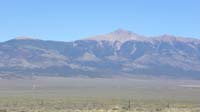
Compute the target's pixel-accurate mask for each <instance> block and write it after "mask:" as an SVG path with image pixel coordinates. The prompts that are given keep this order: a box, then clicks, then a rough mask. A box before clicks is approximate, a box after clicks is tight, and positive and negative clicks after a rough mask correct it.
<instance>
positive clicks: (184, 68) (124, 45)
mask: <svg viewBox="0 0 200 112" xmlns="http://www.w3.org/2000/svg"><path fill="white" fill-rule="evenodd" d="M23 76H65V77H80V76H82V77H132V76H133V77H135V76H150V77H172V78H193V79H199V78H200V40H199V39H195V38H185V37H177V36H172V35H161V36H155V37H147V36H143V35H138V34H136V33H133V32H130V31H127V30H123V29H118V30H116V31H114V32H111V33H108V34H104V35H97V36H94V37H88V38H84V39H81V40H76V41H72V42H61V41H47V40H39V39H32V38H28V37H20V38H15V39H12V40H8V41H6V42H1V43H0V77H1V78H6V77H23Z"/></svg>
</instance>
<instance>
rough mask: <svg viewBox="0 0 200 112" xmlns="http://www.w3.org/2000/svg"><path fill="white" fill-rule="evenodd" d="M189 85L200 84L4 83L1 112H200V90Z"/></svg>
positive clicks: (59, 80) (55, 80) (53, 80)
mask: <svg viewBox="0 0 200 112" xmlns="http://www.w3.org/2000/svg"><path fill="white" fill-rule="evenodd" d="M183 82H184V83H183ZM185 84H196V85H197V84H199V81H186V80H185V81H184V80H179V81H178V80H171V81H169V80H168V82H165V83H163V81H160V80H136V79H77V78H76V79H73V78H71V79H62V78H39V79H34V80H27V79H26V80H1V82H0V112H200V97H199V93H200V88H198V87H196V86H195V88H193V87H185V86H184V87H183V86H179V85H185ZM33 85H34V87H32V86H33Z"/></svg>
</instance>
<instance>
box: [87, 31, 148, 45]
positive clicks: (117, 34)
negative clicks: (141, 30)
mask: <svg viewBox="0 0 200 112" xmlns="http://www.w3.org/2000/svg"><path fill="white" fill-rule="evenodd" d="M87 40H97V41H101V40H105V41H120V42H125V41H128V40H137V41H143V40H145V37H143V36H140V35H138V34H135V33H133V32H131V31H128V30H124V29H117V30H115V31H113V32H111V33H108V34H105V35H97V36H94V37H90V38H87Z"/></svg>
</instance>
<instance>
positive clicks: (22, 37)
mask: <svg viewBox="0 0 200 112" xmlns="http://www.w3.org/2000/svg"><path fill="white" fill-rule="evenodd" d="M14 40H36V39H35V38H32V37H28V36H19V37H16V38H14Z"/></svg>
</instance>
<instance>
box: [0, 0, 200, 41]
mask: <svg viewBox="0 0 200 112" xmlns="http://www.w3.org/2000/svg"><path fill="white" fill-rule="evenodd" d="M118 28H123V29H127V30H130V31H133V32H135V33H138V34H142V35H147V36H155V35H162V34H173V35H178V36H186V37H196V38H198V37H199V38H200V0H0V41H5V40H9V39H11V38H15V37H18V36H30V37H34V38H39V39H45V40H59V41H60V40H61V41H71V40H76V39H80V38H84V37H88V36H93V35H97V34H104V33H108V32H111V31H113V30H115V29H118Z"/></svg>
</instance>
